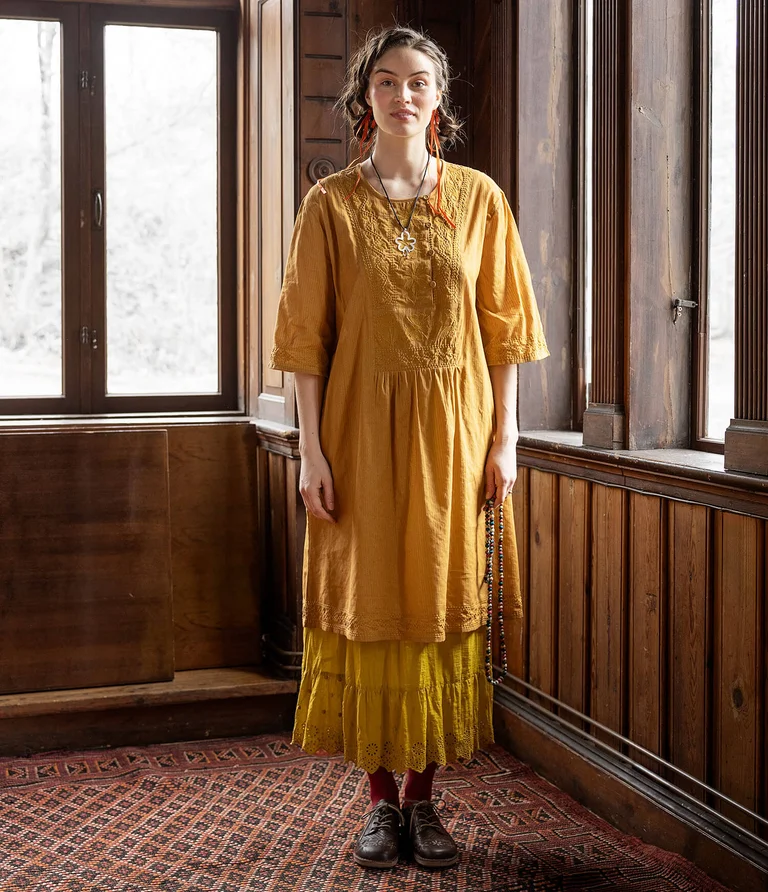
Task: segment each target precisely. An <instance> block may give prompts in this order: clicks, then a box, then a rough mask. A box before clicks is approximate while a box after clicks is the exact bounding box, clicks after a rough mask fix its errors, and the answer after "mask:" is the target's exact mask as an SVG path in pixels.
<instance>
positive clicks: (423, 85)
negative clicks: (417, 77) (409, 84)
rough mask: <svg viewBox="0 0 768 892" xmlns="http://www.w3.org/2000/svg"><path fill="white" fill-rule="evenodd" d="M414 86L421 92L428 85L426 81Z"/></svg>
mask: <svg viewBox="0 0 768 892" xmlns="http://www.w3.org/2000/svg"><path fill="white" fill-rule="evenodd" d="M413 86H414V87H416V88H418V89H419V90H420V89H422V87H426V86H427V84H426V82H425V81H416V82H415V83H414V85H413Z"/></svg>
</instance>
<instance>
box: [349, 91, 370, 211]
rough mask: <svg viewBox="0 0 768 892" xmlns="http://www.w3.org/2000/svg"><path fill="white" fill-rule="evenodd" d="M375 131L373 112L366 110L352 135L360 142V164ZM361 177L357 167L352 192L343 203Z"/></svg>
mask: <svg viewBox="0 0 768 892" xmlns="http://www.w3.org/2000/svg"><path fill="white" fill-rule="evenodd" d="M375 130H376V119H375V118H374V117H373V110H372V109H370V108H369V109H367V111H366V112H365V114H364V115H362V117H361V118H360V119H359V120H358V122H357V123H356V124H355V127H354V130H353V132H354V134H355V136H356V137H357V138H358V140H360V164H362V163H363V159H364V157H365V153H366V152H367V151H368V149H369V147H370V143H371V142H372V141H373V133H374V131H375ZM361 175H362V168H361V167H358V169H357V179H356V180H355V185H354V186H353V187H352V191H351V192H350V193H349V195H347V196H346V197H345V199H344V200H345V201H348V200H349V199H350V198H351V197H352V196H353V195H354V194H355V191H356V190H357V187H358V186H359V185H360V177H361Z"/></svg>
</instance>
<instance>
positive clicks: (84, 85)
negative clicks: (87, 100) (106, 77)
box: [80, 70, 91, 90]
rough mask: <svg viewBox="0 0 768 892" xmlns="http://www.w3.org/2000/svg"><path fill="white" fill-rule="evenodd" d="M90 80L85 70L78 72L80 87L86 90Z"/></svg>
mask: <svg viewBox="0 0 768 892" xmlns="http://www.w3.org/2000/svg"><path fill="white" fill-rule="evenodd" d="M90 82H91V79H90V76H89V74H88V72H87V71H85V70H82V71H81V72H80V89H81V90H87V89H88V87H89V86H90Z"/></svg>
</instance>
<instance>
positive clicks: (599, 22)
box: [584, 0, 629, 448]
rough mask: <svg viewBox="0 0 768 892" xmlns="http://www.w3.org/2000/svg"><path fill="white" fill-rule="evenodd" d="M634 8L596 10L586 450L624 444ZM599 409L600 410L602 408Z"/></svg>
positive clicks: (606, 1)
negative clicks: (629, 114) (629, 112)
mask: <svg viewBox="0 0 768 892" xmlns="http://www.w3.org/2000/svg"><path fill="white" fill-rule="evenodd" d="M628 60H629V4H628V3H626V2H625V0H600V2H596V3H595V5H594V81H593V82H594V103H593V107H594V120H593V134H594V135H593V153H594V160H593V165H594V181H593V183H594V185H593V192H594V194H593V204H592V206H593V242H592V243H593V262H592V282H593V304H592V305H593V311H592V394H591V404H590V407H589V408H588V409H587V411H586V412H585V413H584V443H585V445H590V446H602V447H606V448H611V447H613V448H615V447H621V446H623V444H624V436H625V433H624V423H623V413H624V405H623V404H624V292H625V282H624V277H625V272H624V267H625V236H626V231H627V207H626V206H627V199H628V195H627V185H626V163H627V161H626V159H627V155H628V154H629V152H628V143H629V134H628V126H627V113H626V109H627V98H628V94H629V83H628V71H627V69H628ZM595 404H596V405H595Z"/></svg>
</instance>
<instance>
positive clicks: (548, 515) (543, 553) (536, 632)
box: [528, 470, 558, 697]
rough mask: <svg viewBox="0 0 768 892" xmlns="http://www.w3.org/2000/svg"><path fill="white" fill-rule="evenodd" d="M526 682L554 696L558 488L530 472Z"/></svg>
mask: <svg viewBox="0 0 768 892" xmlns="http://www.w3.org/2000/svg"><path fill="white" fill-rule="evenodd" d="M529 480H530V492H529V500H530V520H529V525H530V545H529V548H530V563H529V569H528V578H529V581H530V583H529V584H530V595H529V603H528V610H529V613H530V624H529V628H530V633H529V634H530V657H529V660H530V662H529V675H530V678H529V681H530V683H531V684H532V685H535V686H536V687H538V688H540V689H541V690H542V691H544V692H545V693H547V694H550V695H551V696H554V697H556V696H557V653H558V645H557V637H558V636H557V618H558V603H557V601H558V598H557V587H558V572H557V571H558V498H557V496H558V486H557V477H556V476H555V475H554V474H547V473H544V472H542V471H536V470H531V472H530V478H529Z"/></svg>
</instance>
